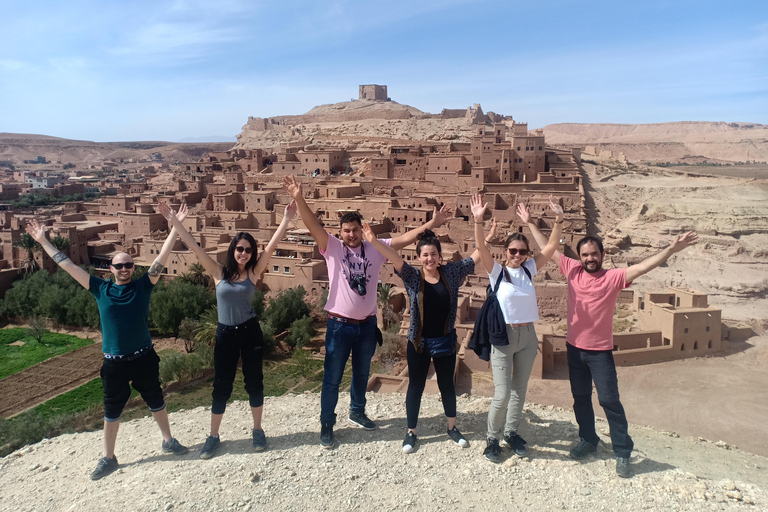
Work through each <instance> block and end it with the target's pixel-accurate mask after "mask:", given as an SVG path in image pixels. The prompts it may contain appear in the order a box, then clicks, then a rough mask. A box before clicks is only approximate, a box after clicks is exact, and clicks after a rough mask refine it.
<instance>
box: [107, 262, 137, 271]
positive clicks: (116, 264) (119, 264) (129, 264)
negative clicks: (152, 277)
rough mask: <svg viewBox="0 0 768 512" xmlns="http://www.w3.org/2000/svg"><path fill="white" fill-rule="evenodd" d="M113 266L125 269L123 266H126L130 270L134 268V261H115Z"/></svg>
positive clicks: (116, 268)
mask: <svg viewBox="0 0 768 512" xmlns="http://www.w3.org/2000/svg"><path fill="white" fill-rule="evenodd" d="M112 266H113V267H114V268H115V270H123V267H125V268H126V269H128V270H131V269H132V268H133V263H132V262H128V263H113V264H112Z"/></svg>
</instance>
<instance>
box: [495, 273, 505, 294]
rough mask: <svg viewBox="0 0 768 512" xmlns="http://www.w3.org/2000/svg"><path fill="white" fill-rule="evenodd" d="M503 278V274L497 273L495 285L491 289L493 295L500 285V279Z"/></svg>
mask: <svg viewBox="0 0 768 512" xmlns="http://www.w3.org/2000/svg"><path fill="white" fill-rule="evenodd" d="M502 277H504V272H499V278H498V279H496V285H495V286H494V287H493V293H496V292H498V291H499V285H500V284H501V278H502Z"/></svg>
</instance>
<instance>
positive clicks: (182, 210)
mask: <svg viewBox="0 0 768 512" xmlns="http://www.w3.org/2000/svg"><path fill="white" fill-rule="evenodd" d="M188 213H189V208H187V203H181V206H179V211H178V212H176V218H177V219H179V222H182V221H183V220H184V219H186V218H187V214H188Z"/></svg>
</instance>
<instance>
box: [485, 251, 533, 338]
mask: <svg viewBox="0 0 768 512" xmlns="http://www.w3.org/2000/svg"><path fill="white" fill-rule="evenodd" d="M523 265H524V266H525V267H526V268H527V269H528V271H529V272H530V273H531V277H533V276H535V275H536V274H537V273H538V272H537V270H536V262H535V261H533V258H531V259H529V260H527V261H526V262H525V263H523ZM501 271H502V266H501V265H500V264H499V262H498V261H494V262H493V270H492V271H491V273H490V274H488V277H489V278H490V280H491V286H496V279H498V278H499V274H500V273H501ZM507 275H508V276H509V278H510V279H511V280H512V282H511V283H510V282H509V281H507V280H506V279H505V278H504V277H502V278H501V283H500V284H499V291H498V292H497V293H496V297H497V298H498V300H499V305H500V306H501V311H502V313H504V321H505V322H506V323H508V324H525V323H528V322H535V321H537V320H538V319H539V306H538V304H537V303H536V289H535V288H534V286H533V281H532V280H530V279H528V276H527V275H526V273H525V270H523V269H522V268H512V267H507Z"/></svg>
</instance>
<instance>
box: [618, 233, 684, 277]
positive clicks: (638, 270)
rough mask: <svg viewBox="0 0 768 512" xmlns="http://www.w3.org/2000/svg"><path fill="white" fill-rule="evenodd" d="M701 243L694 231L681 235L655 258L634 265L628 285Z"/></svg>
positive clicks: (655, 255)
mask: <svg viewBox="0 0 768 512" xmlns="http://www.w3.org/2000/svg"><path fill="white" fill-rule="evenodd" d="M698 242H699V235H698V234H696V233H694V232H693V231H689V232H687V233H686V234H684V235H680V236H678V237H676V238H675V240H674V241H673V242H672V243H671V244H670V245H669V247H667V248H666V249H664V250H663V251H661V252H658V253H656V254H654V255H653V256H650V257H648V258H646V259H644V260H643V261H641V262H640V263H637V264H635V265H632V266H631V267H629V268H628V269H627V277H626V279H627V283H631V282H632V281H634V280H635V279H637V278H638V277H640V276H642V275H643V274H647V273H648V272H650V271H651V270H653V269H655V268H656V267H658V266H659V265H661V264H662V263H664V262H665V261H667V260H668V259H669V257H670V256H672V255H673V254H675V253H676V252H680V251H682V250H683V249H685V248H686V247H688V246H690V245H696V244H697V243H698Z"/></svg>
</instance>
